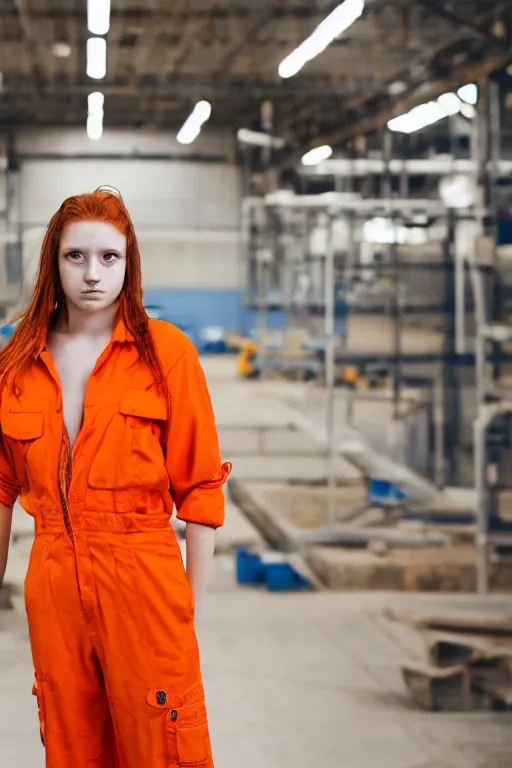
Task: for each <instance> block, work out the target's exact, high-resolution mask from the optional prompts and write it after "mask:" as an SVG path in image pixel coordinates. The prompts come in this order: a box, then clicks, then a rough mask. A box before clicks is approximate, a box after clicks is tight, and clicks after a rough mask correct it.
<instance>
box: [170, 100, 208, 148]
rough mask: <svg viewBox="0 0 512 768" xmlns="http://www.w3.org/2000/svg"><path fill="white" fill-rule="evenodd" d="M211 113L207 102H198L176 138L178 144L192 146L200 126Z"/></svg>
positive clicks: (199, 131)
mask: <svg viewBox="0 0 512 768" xmlns="http://www.w3.org/2000/svg"><path fill="white" fill-rule="evenodd" d="M211 113H212V105H211V104H210V102H209V101H198V102H197V104H196V105H195V107H194V109H193V110H192V112H191V113H190V115H189V116H188V117H187V119H186V120H185V122H184V123H183V125H182V127H181V128H180V130H179V132H178V135H177V136H176V139H177V140H178V141H179V142H180V144H192V142H193V141H195V140H196V139H197V137H198V136H199V134H200V133H201V126H202V125H203V124H204V123H206V121H207V120H208V119H209V117H210V115H211Z"/></svg>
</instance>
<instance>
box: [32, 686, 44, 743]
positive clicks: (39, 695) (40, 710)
mask: <svg viewBox="0 0 512 768" xmlns="http://www.w3.org/2000/svg"><path fill="white" fill-rule="evenodd" d="M32 695H33V696H35V697H36V700H37V714H38V715H39V733H40V735H41V742H42V744H43V746H45V745H46V741H45V740H46V728H45V716H44V694H43V689H42V688H41V683H40V682H39V680H37V678H36V679H35V680H34V685H33V686H32Z"/></svg>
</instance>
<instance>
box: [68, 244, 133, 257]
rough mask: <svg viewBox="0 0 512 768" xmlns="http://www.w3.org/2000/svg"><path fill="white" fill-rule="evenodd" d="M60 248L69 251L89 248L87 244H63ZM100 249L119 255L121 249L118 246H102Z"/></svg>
mask: <svg viewBox="0 0 512 768" xmlns="http://www.w3.org/2000/svg"><path fill="white" fill-rule="evenodd" d="M62 250H63V251H70V252H73V251H88V250H89V248H88V246H83V245H76V246H75V245H65V246H63V247H62ZM101 250H102V251H103V252H104V253H117V254H119V255H121V251H120V250H119V248H102V249H101Z"/></svg>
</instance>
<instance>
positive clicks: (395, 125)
mask: <svg viewBox="0 0 512 768" xmlns="http://www.w3.org/2000/svg"><path fill="white" fill-rule="evenodd" d="M465 87H466V86H464V88H465ZM464 88H461V89H459V91H458V94H459V95H457V94H456V93H451V92H450V93H443V94H442V95H441V96H440V97H439V98H438V99H437V101H428V102H426V103H425V104H419V105H418V106H417V107H414V108H413V109H411V110H410V112H406V113H405V114H404V115H400V116H399V117H394V118H393V120H390V121H389V122H388V128H389V130H390V131H397V132H399V133H414V132H415V131H420V130H421V129H422V128H426V127H427V126H428V125H433V124H434V123H437V122H438V121H439V120H442V119H443V118H445V117H448V116H452V115H458V114H459V113H461V114H463V115H464V116H465V117H469V118H472V117H474V116H475V109H474V107H472V106H471V105H470V104H466V103H464V102H463V101H461V99H460V98H459V96H460V92H461V90H462V91H463V90H464Z"/></svg>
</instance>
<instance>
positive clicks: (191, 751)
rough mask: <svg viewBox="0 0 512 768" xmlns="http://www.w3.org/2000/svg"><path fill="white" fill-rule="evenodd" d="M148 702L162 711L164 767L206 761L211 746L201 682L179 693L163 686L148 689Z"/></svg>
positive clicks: (196, 763) (170, 767) (192, 765)
mask: <svg viewBox="0 0 512 768" xmlns="http://www.w3.org/2000/svg"><path fill="white" fill-rule="evenodd" d="M147 703H148V704H149V705H150V706H152V707H156V708H157V709H162V710H164V712H165V742H166V751H167V767H168V768H172V767H173V766H176V765H183V766H189V768H194V766H202V765H206V764H207V763H208V760H209V758H210V755H211V747H210V734H209V728H208V718H207V715H206V706H205V702H204V691H203V687H202V685H201V684H200V683H198V684H197V685H195V686H194V687H193V688H191V689H190V690H189V691H187V692H186V693H185V694H184V695H183V696H182V697H180V696H178V695H176V694H174V693H168V692H167V691H165V690H163V689H162V690H158V691H150V692H149V693H148V695H147Z"/></svg>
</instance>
